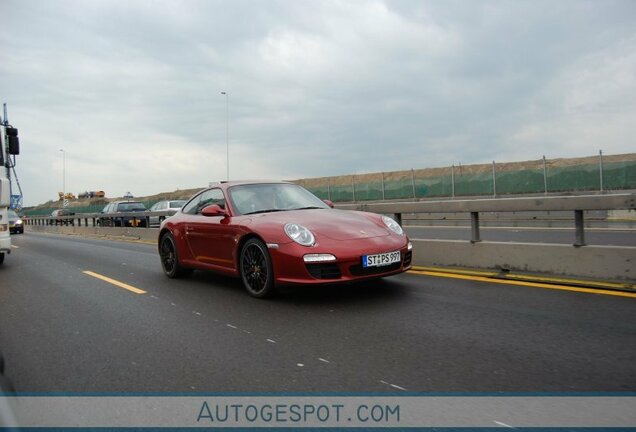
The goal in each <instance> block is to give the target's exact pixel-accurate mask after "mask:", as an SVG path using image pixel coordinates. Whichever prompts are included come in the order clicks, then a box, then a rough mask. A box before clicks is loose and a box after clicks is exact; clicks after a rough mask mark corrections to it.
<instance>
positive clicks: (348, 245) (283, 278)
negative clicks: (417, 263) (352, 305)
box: [268, 236, 412, 285]
mask: <svg viewBox="0 0 636 432" xmlns="http://www.w3.org/2000/svg"><path fill="white" fill-rule="evenodd" d="M408 245H409V240H408V238H407V237H406V236H388V237H376V238H369V239H361V240H353V241H341V242H327V244H325V245H317V246H315V247H311V248H307V247H304V246H300V245H298V244H296V243H286V244H278V245H272V244H269V245H268V247H269V251H270V255H271V257H272V263H273V266H274V278H275V281H276V283H277V284H282V285H286V284H332V283H342V282H351V281H358V280H367V279H376V278H380V277H385V276H391V275H395V274H399V273H402V272H405V271H407V270H409V269H410V268H411V261H412V250H410V249H409V247H408ZM394 251H399V252H400V261H399V262H396V263H393V264H390V265H385V266H379V267H367V268H364V267H363V265H362V257H363V256H364V255H373V254H380V253H386V252H394ZM306 254H331V255H333V256H335V257H336V260H335V261H327V262H313V263H306V262H305V261H304V259H303V256H304V255H306Z"/></svg>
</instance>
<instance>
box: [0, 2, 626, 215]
mask: <svg viewBox="0 0 636 432" xmlns="http://www.w3.org/2000/svg"><path fill="white" fill-rule="evenodd" d="M0 16H2V25H0V48H1V51H0V101H2V102H7V103H8V104H9V120H10V122H11V123H12V124H13V125H14V126H16V127H18V128H19V130H20V139H21V146H22V154H21V155H20V157H19V159H18V166H17V170H18V175H19V177H20V181H21V184H22V187H23V191H24V195H25V204H26V205H34V204H38V203H41V202H44V201H47V200H49V199H54V198H55V197H56V195H57V192H58V191H60V190H61V189H62V153H61V152H60V151H59V150H60V149H64V150H65V151H66V155H67V157H66V184H67V190H70V191H72V192H74V193H78V192H80V191H84V190H105V191H106V192H107V196H110V197H113V196H121V195H123V194H124V193H125V192H126V191H131V192H132V193H133V194H134V195H136V196H141V195H149V194H153V193H158V192H163V191H171V190H175V189H183V188H192V187H202V186H205V185H207V184H208V182H210V181H216V180H221V179H224V178H225V176H226V140H225V139H226V137H225V133H226V98H225V96H223V95H222V94H221V92H222V91H225V92H227V93H228V102H229V104H228V106H229V143H230V177H231V178H233V179H238V178H274V179H294V178H303V177H320V176H327V175H339V174H349V173H365V172H377V171H390V170H400V169H410V168H425V167H434V166H448V165H450V164H453V163H455V164H457V163H460V162H461V163H462V164H468V163H477V162H489V161H492V160H497V161H502V162H509V161H517V160H526V159H538V158H540V157H541V156H542V155H544V154H545V155H546V156H547V157H549V158H551V157H575V156H587V155H592V154H596V153H597V152H598V150H599V149H603V151H604V152H605V153H607V154H617V153H626V152H634V151H635V150H636V145H634V144H635V140H636V138H635V135H636V2H635V1H633V0H626V1H611V0H604V1H598V0H595V1H566V0H559V1H554V0H549V1H535V0H532V1H530V0H528V1H486V2H480V1H473V0H463V1H448V0H442V1H424V0H416V1H407V0H404V1H402V0H385V1H381V0H369V1H366V0H360V1H356V0H343V1H335V0H334V1H318V0H280V1H274V0H250V1H241V0H238V1H237V0H232V1H229V0H228V1H213V0H201V1H197V0H179V1H177V0H173V1H159V0H154V1H151V0H135V1H130V0H90V1H89V0H77V1H73V0H68V1H66V0H0Z"/></svg>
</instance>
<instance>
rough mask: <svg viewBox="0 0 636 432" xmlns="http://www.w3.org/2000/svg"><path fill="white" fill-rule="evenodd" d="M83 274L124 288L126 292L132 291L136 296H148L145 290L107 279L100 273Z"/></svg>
mask: <svg viewBox="0 0 636 432" xmlns="http://www.w3.org/2000/svg"><path fill="white" fill-rule="evenodd" d="M82 273H84V274H86V275H89V276H93V277H94V278H97V279H101V280H103V281H104V282H108V283H110V284H113V285H115V286H118V287H119V288H123V289H125V290H128V291H132V292H134V293H135V294H146V291H144V290H141V289H139V288H135V287H134V286H132V285H128V284H125V283H123V282H119V281H118V280H115V279H111V278H109V277H106V276H102V275H100V274H99V273H95V272H92V271H89V270H85V271H83V272H82Z"/></svg>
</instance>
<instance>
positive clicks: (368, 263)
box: [362, 251, 400, 268]
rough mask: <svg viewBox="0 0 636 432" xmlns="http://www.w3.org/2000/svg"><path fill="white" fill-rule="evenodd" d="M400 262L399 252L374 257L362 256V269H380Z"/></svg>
mask: <svg viewBox="0 0 636 432" xmlns="http://www.w3.org/2000/svg"><path fill="white" fill-rule="evenodd" d="M396 262H400V251H395V252H387V253H381V254H376V255H364V256H363V257H362V267H364V268H366V267H381V266H386V265H391V264H393V263H396Z"/></svg>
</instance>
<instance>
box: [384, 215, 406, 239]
mask: <svg viewBox="0 0 636 432" xmlns="http://www.w3.org/2000/svg"><path fill="white" fill-rule="evenodd" d="M382 222H384V225H386V227H387V228H388V229H390V230H391V231H393V232H394V233H396V234H397V235H404V231H403V230H402V227H401V226H400V224H399V223H397V222H396V221H394V220H393V219H391V218H390V217H386V216H382Z"/></svg>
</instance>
